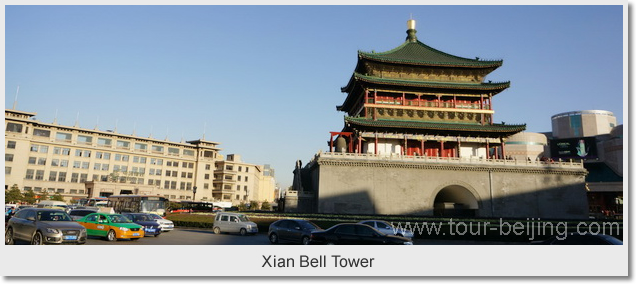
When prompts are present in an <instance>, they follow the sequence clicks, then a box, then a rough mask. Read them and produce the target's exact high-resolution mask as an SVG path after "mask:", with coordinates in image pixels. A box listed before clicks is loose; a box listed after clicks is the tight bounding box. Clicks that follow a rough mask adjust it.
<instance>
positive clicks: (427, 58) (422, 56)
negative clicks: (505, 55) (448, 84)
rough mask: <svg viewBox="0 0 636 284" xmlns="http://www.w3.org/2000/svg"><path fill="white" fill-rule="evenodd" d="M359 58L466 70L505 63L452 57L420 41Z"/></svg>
mask: <svg viewBox="0 0 636 284" xmlns="http://www.w3.org/2000/svg"><path fill="white" fill-rule="evenodd" d="M358 56H359V57H360V58H365V59H369V60H374V61H380V62H389V63H402V64H413V65H427V66H448V67H466V68H489V67H499V66H501V65H502V63H503V60H479V59H469V58H464V57H459V56H455V55H451V54H448V53H445V52H442V51H439V50H437V49H434V48H432V47H430V46H428V45H426V44H424V43H422V42H421V41H419V40H418V41H414V42H413V41H406V42H404V43H403V44H402V45H400V46H398V47H396V48H394V49H392V50H389V51H386V52H379V53H376V52H364V51H358Z"/></svg>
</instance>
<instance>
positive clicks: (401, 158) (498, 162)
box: [312, 152, 583, 169]
mask: <svg viewBox="0 0 636 284" xmlns="http://www.w3.org/2000/svg"><path fill="white" fill-rule="evenodd" d="M317 158H334V159H345V160H357V161H387V162H413V163H423V164H430V163H435V164H454V165H471V166H474V165H484V166H523V167H540V168H546V167H556V168H571V169H576V168H583V163H581V162H576V161H573V160H569V161H535V160H527V159H525V160H516V159H485V158H481V157H461V158H458V157H438V156H435V157H428V156H406V155H397V154H378V155H375V154H358V153H339V152H321V153H318V154H316V156H315V157H314V159H313V160H312V161H314V160H316V159H317Z"/></svg>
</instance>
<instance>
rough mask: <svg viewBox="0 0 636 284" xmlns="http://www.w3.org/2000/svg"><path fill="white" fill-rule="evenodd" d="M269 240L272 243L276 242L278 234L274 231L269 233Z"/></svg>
mask: <svg viewBox="0 0 636 284" xmlns="http://www.w3.org/2000/svg"><path fill="white" fill-rule="evenodd" d="M269 242H270V243H272V244H277V243H278V235H277V234H276V233H271V234H270V235H269Z"/></svg>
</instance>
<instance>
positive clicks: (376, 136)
mask: <svg viewBox="0 0 636 284" xmlns="http://www.w3.org/2000/svg"><path fill="white" fill-rule="evenodd" d="M374 151H375V154H376V155H377V154H378V134H377V133H376V134H375V149H374Z"/></svg>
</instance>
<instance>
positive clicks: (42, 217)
mask: <svg viewBox="0 0 636 284" xmlns="http://www.w3.org/2000/svg"><path fill="white" fill-rule="evenodd" d="M37 216H38V217H37V219H38V221H71V217H70V216H68V214H66V212H63V211H59V212H58V211H38V213H37Z"/></svg>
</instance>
